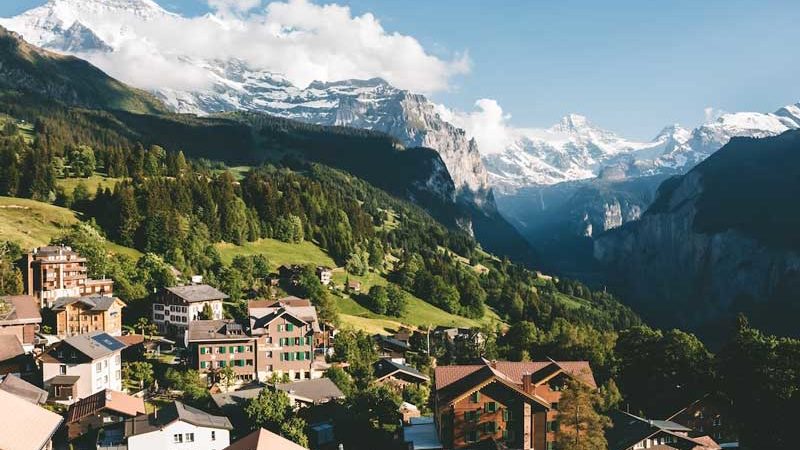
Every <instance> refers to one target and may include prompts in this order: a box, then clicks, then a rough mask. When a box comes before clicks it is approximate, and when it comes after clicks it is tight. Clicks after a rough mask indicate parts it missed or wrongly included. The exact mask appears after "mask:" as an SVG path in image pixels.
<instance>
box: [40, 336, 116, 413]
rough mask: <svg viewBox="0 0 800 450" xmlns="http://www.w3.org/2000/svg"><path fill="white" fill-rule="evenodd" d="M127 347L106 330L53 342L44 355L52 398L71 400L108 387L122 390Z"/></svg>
mask: <svg viewBox="0 0 800 450" xmlns="http://www.w3.org/2000/svg"><path fill="white" fill-rule="evenodd" d="M123 348H125V344H123V343H122V342H120V341H118V340H117V339H115V338H114V337H113V336H111V335H109V334H108V333H104V332H93V333H88V334H81V335H78V336H72V337H68V338H66V339H64V340H63V341H61V342H59V343H58V344H56V345H55V346H53V347H52V348H51V349H50V350H49V351H47V352H46V353H44V354H43V355H42V356H41V362H42V382H43V385H44V388H45V389H46V390H47V391H48V392H49V394H50V399H52V400H54V401H57V402H59V403H64V404H71V403H74V402H76V401H78V400H80V399H82V398H85V397H88V396H90V395H92V394H96V393H97V392H100V391H104V390H106V389H110V390H112V391H122V355H121V353H122V349H123Z"/></svg>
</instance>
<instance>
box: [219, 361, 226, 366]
mask: <svg viewBox="0 0 800 450" xmlns="http://www.w3.org/2000/svg"><path fill="white" fill-rule="evenodd" d="M226 365H227V363H226V362H225V361H220V362H219V366H220V367H225V366H226Z"/></svg>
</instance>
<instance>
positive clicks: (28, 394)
mask: <svg viewBox="0 0 800 450" xmlns="http://www.w3.org/2000/svg"><path fill="white" fill-rule="evenodd" d="M0 391H5V392H8V393H9V394H14V395H16V396H17V397H20V398H22V399H23V400H27V401H29V402H31V403H34V404H39V405H41V404H43V403H45V402H47V395H48V394H47V391H45V390H44V389H40V388H39V387H38V386H34V385H32V384H30V383H28V382H27V381H25V380H23V379H22V378H20V377H18V376H16V375H13V374H8V375H6V376H5V378H3V381H2V383H0Z"/></svg>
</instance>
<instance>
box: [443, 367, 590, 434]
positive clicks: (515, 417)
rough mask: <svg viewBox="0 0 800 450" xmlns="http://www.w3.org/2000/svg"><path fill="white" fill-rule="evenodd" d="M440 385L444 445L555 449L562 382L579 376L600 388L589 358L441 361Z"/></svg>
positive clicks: (582, 380) (580, 378)
mask: <svg viewBox="0 0 800 450" xmlns="http://www.w3.org/2000/svg"><path fill="white" fill-rule="evenodd" d="M435 370H436V377H435V378H436V383H435V387H434V388H435V389H434V393H433V396H434V411H435V416H434V419H435V422H436V426H437V430H438V434H439V439H440V440H441V442H442V444H443V446H444V448H446V449H468V448H476V447H479V446H481V445H485V444H486V443H487V442H501V443H503V444H504V445H506V446H507V447H509V448H515V449H524V450H530V449H536V450H538V449H552V448H554V443H555V431H556V427H555V423H556V420H557V414H558V412H557V410H558V398H560V392H559V391H558V390H557V389H558V386H557V385H556V384H553V385H552V387H551V384H550V381H552V380H554V379H556V378H558V377H559V376H562V375H560V374H563V376H569V377H574V378H576V379H578V380H580V381H581V382H584V383H586V384H587V385H589V386H591V387H592V388H596V384H595V381H594V377H593V376H592V374H591V370H590V368H589V365H588V363H587V362H585V361H571V362H556V361H547V362H508V361H486V360H484V361H483V363H482V364H474V365H458V366H440V367H437V368H436V369H435Z"/></svg>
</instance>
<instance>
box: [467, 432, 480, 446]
mask: <svg viewBox="0 0 800 450" xmlns="http://www.w3.org/2000/svg"><path fill="white" fill-rule="evenodd" d="M464 440H465V441H467V443H471V442H478V432H477V431H467V435H466V436H465V437H464Z"/></svg>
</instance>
